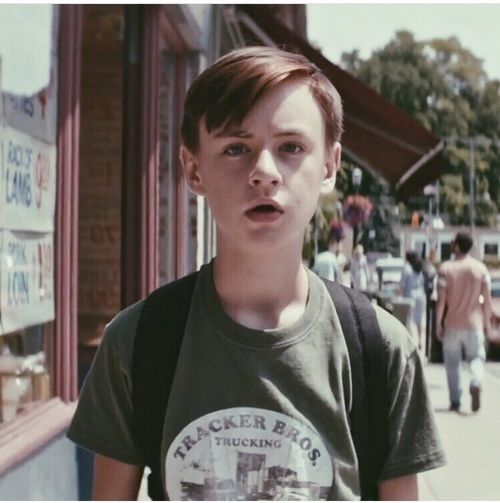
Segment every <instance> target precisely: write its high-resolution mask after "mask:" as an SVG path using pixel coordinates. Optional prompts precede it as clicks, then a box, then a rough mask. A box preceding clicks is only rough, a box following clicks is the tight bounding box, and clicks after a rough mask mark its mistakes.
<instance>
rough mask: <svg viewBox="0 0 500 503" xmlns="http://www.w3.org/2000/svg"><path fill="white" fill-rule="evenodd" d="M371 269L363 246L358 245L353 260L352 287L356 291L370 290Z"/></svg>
mask: <svg viewBox="0 0 500 503" xmlns="http://www.w3.org/2000/svg"><path fill="white" fill-rule="evenodd" d="M369 280H370V269H369V267H368V260H367V259H366V256H365V253H364V249H363V245H360V244H358V245H356V247H355V248H354V252H353V255H352V260H351V285H352V287H353V288H354V289H355V290H361V291H364V290H366V289H367V288H368V284H369Z"/></svg>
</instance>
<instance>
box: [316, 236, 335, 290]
mask: <svg viewBox="0 0 500 503" xmlns="http://www.w3.org/2000/svg"><path fill="white" fill-rule="evenodd" d="M336 248H337V240H336V238H335V236H333V235H332V234H331V233H329V234H328V248H327V249H326V250H322V251H321V252H320V253H318V254H317V255H316V257H315V258H314V266H313V271H314V272H315V273H316V274H317V275H318V276H320V277H322V278H326V279H328V280H330V281H338V279H339V273H340V271H339V263H338V261H337V255H336V253H335V251H336Z"/></svg>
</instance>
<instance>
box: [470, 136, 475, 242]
mask: <svg viewBox="0 0 500 503" xmlns="http://www.w3.org/2000/svg"><path fill="white" fill-rule="evenodd" d="M475 146H476V141H475V138H469V160H470V165H469V167H470V177H469V178H470V180H469V182H470V183H469V194H470V196H469V214H470V234H471V237H472V239H473V240H474V189H475V183H474V182H475V179H476V169H475V166H474V149H475Z"/></svg>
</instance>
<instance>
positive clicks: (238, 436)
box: [165, 407, 333, 500]
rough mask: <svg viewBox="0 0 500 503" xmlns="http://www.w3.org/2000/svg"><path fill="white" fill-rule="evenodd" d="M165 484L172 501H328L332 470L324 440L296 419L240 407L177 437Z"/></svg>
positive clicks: (200, 422)
mask: <svg viewBox="0 0 500 503" xmlns="http://www.w3.org/2000/svg"><path fill="white" fill-rule="evenodd" d="M165 480H166V486H167V487H166V489H167V493H168V496H169V498H170V499H171V500H256V499H261V500H262V499H266V500H268V499H274V500H276V499H280V500H292V499H293V500H326V499H327V498H328V493H329V491H330V488H331V486H332V483H333V468H332V462H331V458H330V455H329V454H328V451H327V449H326V447H325V445H324V443H323V441H322V440H321V438H320V437H319V436H318V434H317V433H315V432H314V431H313V430H312V429H311V428H309V427H308V426H306V425H304V424H302V423H301V422H299V421H298V420H297V419H294V418H291V417H288V416H286V415H285V414H281V413H278V412H273V411H270V410H265V409H258V408H250V407H237V408H231V409H226V410H221V411H217V412H211V413H210V414H207V415H205V416H203V417H201V418H198V419H196V420H195V421H193V422H192V423H191V424H189V425H187V426H186V427H185V428H184V429H183V430H182V431H181V432H180V433H179V435H177V437H176V438H175V440H174V441H173V442H172V444H171V445H170V447H169V449H168V453H167V457H166V461H165Z"/></svg>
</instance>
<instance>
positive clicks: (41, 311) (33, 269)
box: [0, 231, 54, 333]
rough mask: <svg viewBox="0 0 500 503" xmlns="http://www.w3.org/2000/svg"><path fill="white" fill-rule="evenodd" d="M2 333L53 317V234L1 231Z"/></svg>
mask: <svg viewBox="0 0 500 503" xmlns="http://www.w3.org/2000/svg"><path fill="white" fill-rule="evenodd" d="M0 312H1V313H2V316H1V329H0V333H9V332H13V331H15V330H19V329H21V328H25V327H29V326H31V325H35V324H38V323H44V322H46V321H49V320H53V319H54V235H53V234H38V233H27V232H10V231H0Z"/></svg>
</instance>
